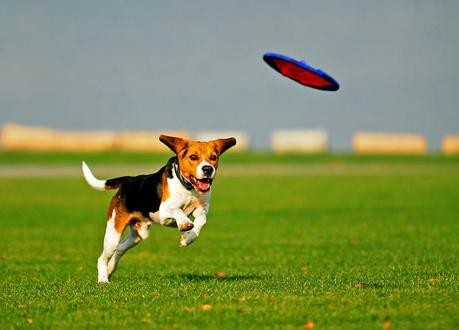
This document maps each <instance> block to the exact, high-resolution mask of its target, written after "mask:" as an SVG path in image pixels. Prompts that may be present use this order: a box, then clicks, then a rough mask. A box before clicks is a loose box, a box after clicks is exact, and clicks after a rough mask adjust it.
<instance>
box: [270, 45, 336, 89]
mask: <svg viewBox="0 0 459 330" xmlns="http://www.w3.org/2000/svg"><path fill="white" fill-rule="evenodd" d="M263 60H264V61H265V62H266V63H267V64H268V65H269V66H270V67H271V68H273V69H274V70H276V71H277V72H279V73H280V74H281V75H283V76H284V77H287V78H290V79H292V80H294V81H296V82H297V83H299V84H301V85H304V86H308V87H311V88H315V89H320V90H323V91H331V92H333V91H337V90H338V89H339V84H338V82H337V81H336V80H335V79H333V77H332V76H330V75H329V74H327V73H325V72H324V71H322V70H320V69H316V68H313V67H312V66H310V65H309V64H307V63H306V62H304V61H297V60H295V59H293V58H291V57H288V56H285V55H281V54H277V53H266V54H264V55H263Z"/></svg>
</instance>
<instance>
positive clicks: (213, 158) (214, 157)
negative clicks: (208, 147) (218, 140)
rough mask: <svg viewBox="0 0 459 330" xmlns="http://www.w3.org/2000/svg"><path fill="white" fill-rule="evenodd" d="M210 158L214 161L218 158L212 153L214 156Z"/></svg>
mask: <svg viewBox="0 0 459 330" xmlns="http://www.w3.org/2000/svg"><path fill="white" fill-rule="evenodd" d="M209 159H210V160H212V161H214V160H217V156H215V155H212V156H210V157H209Z"/></svg>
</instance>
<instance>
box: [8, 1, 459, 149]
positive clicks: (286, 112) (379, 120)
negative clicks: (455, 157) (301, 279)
mask: <svg viewBox="0 0 459 330" xmlns="http://www.w3.org/2000/svg"><path fill="white" fill-rule="evenodd" d="M458 12H459V2H457V1H441V2H435V1H383V2H375V1H371V2H365V1H347V2H346V4H345V5H343V2H341V1H326V2H324V1H262V2H261V1H231V2H223V1H221V2H220V1H218V2H217V1H191V2H190V1H169V2H165V1H161V2H157V1H136V2H131V1H97V2H93V1H77V2H68V1H65V2H63V1H39V2H34V1H5V2H3V3H2V10H1V12H0V40H1V45H2V47H1V50H0V65H1V68H2V70H1V71H2V73H1V75H0V125H1V126H3V125H5V124H6V123H19V124H21V125H27V126H36V127H49V128H53V129H56V130H62V131H65V130H73V131H75V130H76V131H80V130H81V131H88V130H89V131H100V130H103V131H110V132H115V133H116V132H122V131H138V130H141V131H155V132H162V131H166V130H167V131H180V132H182V133H183V132H184V133H185V134H189V135H190V136H192V137H193V136H195V135H198V136H201V137H202V136H204V137H205V136H207V135H209V136H210V135H212V134H215V132H217V133H218V132H222V134H225V132H227V131H231V132H228V133H235V134H240V135H241V136H243V137H244V138H245V139H246V140H247V144H248V146H250V147H251V148H253V149H255V150H266V149H270V148H273V134H274V135H276V134H279V132H278V130H281V132H280V135H281V140H282V139H283V141H287V142H286V143H287V144H288V143H289V142H288V141H292V140H293V141H295V140H298V139H300V140H301V138H299V135H295V134H299V133H301V132H293V137H292V135H289V134H290V133H288V132H287V133H288V134H287V136H286V137H285V136H284V137H283V135H282V132H285V130H287V131H289V130H307V131H306V133H307V134H309V133H308V132H309V130H311V129H312V130H313V131H312V134H313V139H319V140H320V141H321V142H320V143H319V144H323V137H324V136H325V145H326V148H329V149H330V150H332V151H348V150H350V149H351V148H352V141H353V135H354V134H355V133H356V132H360V131H363V132H386V133H413V134H415V136H414V138H415V139H416V138H417V139H419V138H420V139H421V140H420V141H417V142H416V143H418V144H419V143H420V144H421V145H423V147H422V146H421V149H426V148H428V149H429V150H430V151H433V152H437V151H439V150H440V149H441V145H442V144H441V143H442V142H441V141H442V139H443V137H444V136H445V135H448V134H453V133H457V132H458V131H459V111H458V108H457V105H458V103H459V102H458V101H459V93H457V91H456V88H457V85H458V82H459V66H458V65H457V59H458V58H459V21H458V20H457V13H458ZM268 51H274V52H280V53H283V54H286V55H289V56H292V57H294V58H296V59H303V60H305V61H306V62H308V63H310V64H311V65H313V66H315V67H319V68H321V69H323V70H325V71H326V72H328V73H329V74H331V75H332V76H333V77H334V78H335V79H337V80H338V82H339V83H340V85H341V89H340V90H339V91H338V92H335V93H330V92H321V91H317V90H313V89H310V88H307V87H303V86H301V85H299V84H296V83H295V82H293V81H290V80H288V79H286V78H284V77H282V76H280V75H279V74H278V73H277V72H275V71H273V70H272V69H271V68H269V67H268V66H267V65H266V64H265V63H264V62H263V60H262V55H263V54H264V53H265V52H268ZM203 131H204V132H208V133H209V134H207V135H206V134H202V132H203ZM303 133H304V131H303ZM21 134H22V133H21ZM301 134H302V133H301ZM307 134H306V135H307ZM354 138H355V137H354ZM372 138H374V136H372ZM410 138H413V136H410ZM33 139H34V138H33ZM79 139H80V138H79ZM241 141H242V138H241ZM384 143H386V142H384ZM306 144H308V143H306ZM354 149H355V148H354Z"/></svg>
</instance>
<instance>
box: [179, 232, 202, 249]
mask: <svg viewBox="0 0 459 330" xmlns="http://www.w3.org/2000/svg"><path fill="white" fill-rule="evenodd" d="M197 237H198V235H196V233H195V232H194V230H190V231H186V232H184V233H183V234H182V236H180V246H181V247H185V246H188V245H190V244H191V243H193V242H194V240H195V239H196V238H197Z"/></svg>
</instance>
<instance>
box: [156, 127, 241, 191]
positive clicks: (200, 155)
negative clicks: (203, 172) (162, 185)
mask: <svg viewBox="0 0 459 330" xmlns="http://www.w3.org/2000/svg"><path fill="white" fill-rule="evenodd" d="M160 140H161V142H163V143H164V144H165V145H167V146H168V147H169V148H170V149H171V150H172V151H173V152H174V153H175V154H176V155H177V158H178V160H179V164H180V173H181V175H182V176H183V177H184V178H185V179H186V180H187V181H189V182H191V183H192V184H193V186H195V188H197V187H196V185H195V184H194V183H195V182H196V179H197V178H198V173H197V168H198V165H199V164H202V163H203V162H206V163H208V164H210V165H212V166H213V167H214V168H215V170H217V168H218V160H219V158H220V155H221V154H222V153H223V152H225V151H226V150H228V149H229V148H231V147H232V146H234V145H235V144H236V139H235V138H228V139H218V140H213V141H209V142H199V141H189V140H184V139H181V138H177V137H173V136H166V135H161V136H160ZM198 179H200V178H198ZM197 190H199V189H197Z"/></svg>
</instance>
